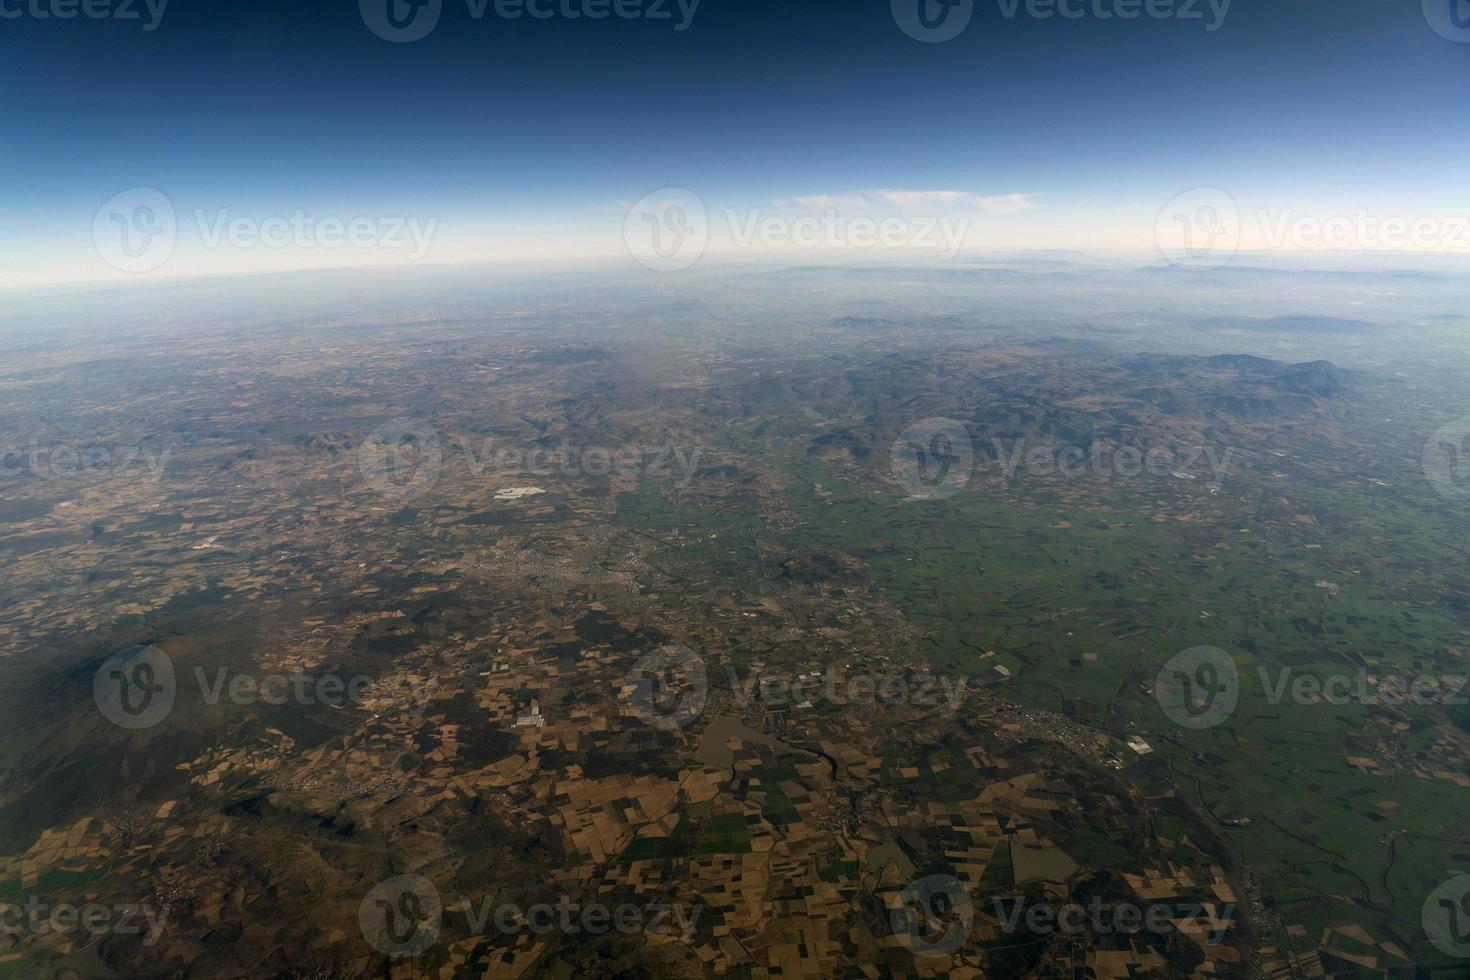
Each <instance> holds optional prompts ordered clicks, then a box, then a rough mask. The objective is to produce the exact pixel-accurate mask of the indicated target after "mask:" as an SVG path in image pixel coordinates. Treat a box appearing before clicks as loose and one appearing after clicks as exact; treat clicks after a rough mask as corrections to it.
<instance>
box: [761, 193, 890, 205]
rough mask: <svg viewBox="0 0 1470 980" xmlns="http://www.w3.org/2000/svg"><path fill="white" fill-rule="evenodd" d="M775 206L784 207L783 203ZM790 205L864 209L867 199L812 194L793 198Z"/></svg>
mask: <svg viewBox="0 0 1470 980" xmlns="http://www.w3.org/2000/svg"><path fill="white" fill-rule="evenodd" d="M776 203H777V204H780V205H784V204H785V202H784V201H778V202H776ZM791 203H792V204H795V205H796V206H798V207H803V208H865V207H867V206H868V199H867V198H866V197H865V196H864V195H862V194H813V195H809V196H807V197H793V198H792V199H791Z"/></svg>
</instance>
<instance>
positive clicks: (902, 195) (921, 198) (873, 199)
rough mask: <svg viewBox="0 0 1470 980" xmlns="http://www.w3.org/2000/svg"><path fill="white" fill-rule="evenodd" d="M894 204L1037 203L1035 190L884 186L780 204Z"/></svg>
mask: <svg viewBox="0 0 1470 980" xmlns="http://www.w3.org/2000/svg"><path fill="white" fill-rule="evenodd" d="M875 203H876V204H882V205H886V206H888V207H891V208H901V209H905V210H913V209H916V208H952V207H972V208H975V209H976V210H978V211H981V212H983V213H985V214H1015V213H1017V212H1019V211H1026V210H1029V209H1030V208H1033V207H1035V206H1036V199H1035V195H1034V194H991V195H986V194H975V193H973V192H971V191H908V190H881V191H866V192H862V193H853V194H809V195H806V196H804V197H793V198H791V199H790V200H789V201H788V200H786V199H784V198H783V199H781V200H778V201H777V202H776V206H777V207H785V206H786V205H787V204H794V205H796V206H798V207H803V208H831V209H834V210H843V209H850V208H866V207H870V206H871V205H873V204H875Z"/></svg>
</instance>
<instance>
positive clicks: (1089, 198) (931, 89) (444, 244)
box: [0, 0, 1470, 283]
mask: <svg viewBox="0 0 1470 980" xmlns="http://www.w3.org/2000/svg"><path fill="white" fill-rule="evenodd" d="M53 2H55V0H0V9H6V10H11V11H15V10H24V11H27V12H26V14H25V15H24V16H22V17H20V18H16V19H0V91H3V92H4V93H5V97H4V100H3V103H0V119H3V141H0V168H3V173H4V174H5V177H6V179H5V182H4V185H3V189H0V219H3V220H4V222H5V225H6V227H7V228H8V229H10V232H11V234H10V235H7V236H6V244H5V246H4V247H3V250H0V259H3V261H4V271H3V272H0V283H6V282H25V281H39V280H45V279H47V278H81V279H87V278H101V277H103V276H104V275H105V274H106V273H107V270H106V267H105V266H103V265H101V264H100V263H99V262H98V260H97V256H96V254H95V250H94V249H93V248H92V246H91V229H92V221H93V217H94V216H95V214H96V213H97V209H98V207H99V206H100V205H102V203H103V202H104V201H106V200H107V199H108V198H109V197H111V196H112V195H114V194H117V193H118V192H120V191H124V190H126V189H128V188H132V187H138V186H143V187H155V188H159V189H162V190H163V191H164V192H165V193H166V194H167V195H168V197H169V198H170V199H171V200H172V201H173V202H174V204H175V205H176V206H177V207H178V209H179V210H180V212H181V213H188V212H192V211H194V210H195V209H203V210H205V211H210V212H215V211H218V210H220V209H228V210H229V211H230V213H231V214H249V215H252V216H256V217H261V216H266V215H271V214H288V213H290V212H292V211H293V210H297V209H305V210H307V211H309V212H312V213H316V214H336V215H343V216H350V215H357V214H395V215H401V214H418V215H432V216H434V217H436V218H437V219H438V220H439V222H440V230H439V235H440V242H439V245H438V246H437V247H438V248H439V249H440V252H439V253H436V256H435V257H436V258H438V259H456V258H463V257H476V256H480V255H484V256H490V257H493V256H496V255H500V254H502V253H503V254H515V253H516V252H517V249H518V248H524V249H525V250H527V251H528V252H535V253H537V254H541V253H545V254H556V253H557V252H558V251H559V250H562V251H565V252H566V254H569V255H570V254H582V253H586V254H595V253H597V252H598V251H599V248H598V242H599V241H600V238H599V236H600V234H601V233H602V232H603V231H604V230H605V229H606V228H610V227H614V226H616V227H621V221H622V215H623V213H624V212H625V211H626V207H627V204H628V203H629V202H631V201H634V200H636V199H638V198H640V197H642V196H644V195H646V194H648V193H649V192H651V191H654V190H655V189H658V188H662V187H666V186H680V187H689V188H693V189H695V190H696V191H698V193H699V194H701V195H702V196H703V197H705V199H706V200H707V201H708V202H709V204H710V207H711V209H723V208H727V207H731V208H756V207H767V208H768V207H771V206H773V202H775V201H778V200H785V199H789V198H794V197H801V196H806V197H815V196H821V195H843V194H855V193H862V192H871V191H874V190H878V189H904V190H913V191H937V190H957V191H964V192H968V193H974V194H976V195H1002V194H1024V195H1028V196H1029V198H1030V199H1031V200H1032V201H1033V202H1034V204H1033V207H1032V208H1031V209H1030V210H1029V212H1028V217H1027V219H1026V221H1027V226H1026V233H1025V234H1019V233H1017V235H1016V239H1017V244H1018V245H1023V246H1028V247H1030V246H1039V245H1055V246H1065V245H1068V244H1077V245H1081V246H1084V247H1088V246H1096V245H1099V244H1117V245H1120V246H1126V245H1131V244H1142V242H1141V240H1140V241H1135V239H1138V238H1139V234H1138V233H1137V232H1138V229H1134V228H1132V227H1129V228H1124V227H1122V223H1129V222H1135V221H1136V218H1137V215H1143V214H1145V213H1148V215H1149V220H1150V222H1151V220H1152V215H1153V214H1154V213H1156V212H1157V210H1158V207H1159V206H1160V205H1162V204H1163V203H1164V202H1165V201H1167V200H1168V199H1169V198H1170V197H1171V196H1172V195H1173V194H1176V193H1178V192H1179V191H1181V190H1184V189H1187V188H1191V187H1195V186H1201V185H1212V186H1219V187H1225V188H1227V189H1228V190H1229V191H1230V193H1232V194H1233V195H1235V196H1237V197H1238V198H1242V199H1243V200H1249V201H1251V202H1253V203H1259V204H1260V205H1261V206H1270V207H1294V208H1317V209H1323V208H1327V209H1344V208H1368V209H1377V210H1380V211H1384V212H1386V213H1410V214H1417V213H1422V212H1425V211H1426V210H1428V211H1431V212H1432V211H1433V210H1434V209H1439V210H1440V211H1443V212H1445V213H1448V212H1450V211H1457V212H1459V213H1464V212H1466V211H1467V210H1470V195H1467V194H1466V192H1465V191H1464V189H1463V187H1464V185H1465V183H1466V182H1465V179H1464V172H1465V161H1466V160H1467V159H1470V152H1467V151H1470V136H1467V124H1466V119H1467V113H1466V106H1467V104H1470V103H1467V98H1466V96H1467V94H1470V44H1462V43H1453V42H1452V41H1449V40H1446V39H1444V38H1442V37H1441V36H1439V35H1438V34H1436V33H1435V32H1434V31H1433V30H1431V28H1430V26H1429V24H1428V23H1427V21H1426V16H1425V12H1424V10H1423V9H1421V6H1420V2H1419V0H1331V2H1329V0H1235V2H1234V3H1233V4H1231V6H1230V7H1229V11H1228V16H1227V17H1226V18H1225V20H1224V23H1223V24H1222V25H1221V26H1220V27H1219V29H1218V30H1215V31H1213V32H1212V31H1208V30H1207V29H1206V24H1207V22H1208V21H1210V20H1211V19H1213V17H1214V15H1213V14H1212V13H1211V11H1210V8H1209V6H1208V4H1207V3H1201V4H1200V9H1201V12H1202V14H1203V17H1204V20H1193V21H1186V20H1179V19H1167V20H1154V19H1150V18H1147V17H1144V18H1140V19H1138V20H1132V21H1123V20H1118V19H1113V20H1101V19H1099V18H1098V17H1097V16H1095V15H1091V14H1089V15H1088V16H1085V17H1083V18H1082V19H1079V20H1076V21H1069V20H1064V19H1060V18H1053V19H1049V20H1037V19H1033V18H1030V17H1028V16H1027V15H1026V13H1025V8H1024V6H1023V7H1022V10H1021V13H1019V14H1018V15H1017V16H1015V17H1014V18H1007V17H1005V16H1003V14H1002V13H1001V9H1002V7H1001V0H976V9H975V14H974V20H973V22H972V23H971V24H970V26H969V27H968V29H967V30H965V31H964V33H962V34H961V35H960V36H959V37H957V38H956V39H954V40H952V41H949V42H947V43H941V44H922V43H918V42H917V41H915V40H912V39H911V38H909V37H908V36H906V35H905V34H904V33H903V32H902V31H901V30H900V29H899V28H898V26H897V24H896V23H895V19H894V16H893V14H892V12H891V10H890V7H889V3H888V0H782V2H757V0H702V2H700V4H699V6H698V9H697V12H696V14H695V16H694V17H693V19H692V22H691V25H690V26H689V28H688V29H687V30H685V31H683V32H679V31H676V30H675V29H674V26H673V23H674V22H673V21H669V20H664V21H651V20H646V19H640V20H622V19H617V18H609V19H606V20H601V21H590V20H585V19H584V20H581V21H572V20H567V19H565V18H563V17H560V16H558V17H555V18H552V19H548V20H544V21H534V20H530V19H528V18H523V19H521V20H516V21H508V20H503V19H499V18H496V17H495V16H493V14H487V15H486V17H485V18H484V19H482V20H478V21H476V20H473V19H472V18H471V17H470V15H469V12H468V8H467V6H466V2H465V0H444V10H443V14H442V17H441V20H440V22H439V25H438V27H437V28H436V29H435V30H434V31H433V33H431V34H430V35H429V36H428V37H426V38H425V39H423V40H420V41H417V42H414V43H409V44H390V43H387V42H385V41H383V40H380V39H379V38H378V37H376V36H374V34H373V33H372V32H370V31H369V30H368V29H367V27H366V26H365V24H364V21H363V17H362V15H361V13H360V12H359V8H358V4H357V2H356V0H313V2H309V3H308V2H301V0H297V2H290V3H288V2H284V0H254V2H251V3H221V2H219V0H171V2H170V3H169V4H168V7H167V9H166V11H165V13H164V15H163V17H162V20H161V22H160V24H159V26H158V28H157V29H156V30H154V31H151V32H149V31H145V30H143V29H142V25H141V23H140V22H139V21H122V20H110V19H109V20H92V19H87V18H77V19H73V20H66V21H63V20H57V19H44V20H43V19H38V18H36V17H34V16H32V15H31V14H30V13H29V9H30V7H31V6H33V5H36V4H40V5H41V6H46V5H48V4H50V3H53ZM99 2H105V0H99ZM114 2H122V0H114ZM559 2H579V3H580V2H585V0H559ZM648 2H652V0H648ZM1094 2H1096V3H1100V4H1103V6H1104V7H1105V8H1111V7H1113V6H1115V5H1116V3H1117V2H1118V0H1088V3H1089V4H1092V3H1094ZM1179 2H1181V3H1182V2H1184V0H1179ZM1431 2H1437V0H1431ZM1444 2H1445V3H1450V2H1459V3H1462V4H1463V3H1464V2H1465V0H1444ZM670 8H671V11H672V13H673V16H674V19H675V20H678V19H679V18H680V17H681V16H682V15H680V14H679V13H678V11H677V7H676V6H675V4H674V3H673V2H672V0H670ZM138 9H139V10H140V11H141V12H142V14H143V17H144V19H145V20H146V19H147V17H148V16H149V15H148V14H147V12H146V9H145V8H144V7H143V3H142V0H138ZM1150 208H1151V209H1152V210H1151V211H1150ZM620 209H621V210H620ZM1125 215H1134V216H1135V217H1134V218H1128V217H1125ZM191 220H192V219H191ZM1114 224H1117V225H1118V227H1112V225H1114ZM1069 232H1070V233H1071V238H1069V237H1068V236H1069ZM185 237H187V236H185V235H181V239H180V241H181V248H182V247H183V242H184V238H185ZM1073 239H1075V240H1073ZM441 253H442V254H441ZM211 268H213V267H211ZM176 271H187V267H181V269H180V270H176ZM89 273H90V274H89Z"/></svg>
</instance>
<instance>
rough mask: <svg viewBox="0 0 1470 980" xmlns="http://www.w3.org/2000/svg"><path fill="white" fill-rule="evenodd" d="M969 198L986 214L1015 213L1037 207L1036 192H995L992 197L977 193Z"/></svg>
mask: <svg viewBox="0 0 1470 980" xmlns="http://www.w3.org/2000/svg"><path fill="white" fill-rule="evenodd" d="M968 200H969V203H970V204H972V205H974V206H975V207H977V208H979V209H980V210H981V211H984V212H985V213H986V214H1015V213H1016V212H1017V211H1029V210H1031V209H1032V208H1034V207H1036V195H1034V194H995V195H993V196H991V197H982V196H980V195H976V196H973V197H970V198H969V199H968Z"/></svg>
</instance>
